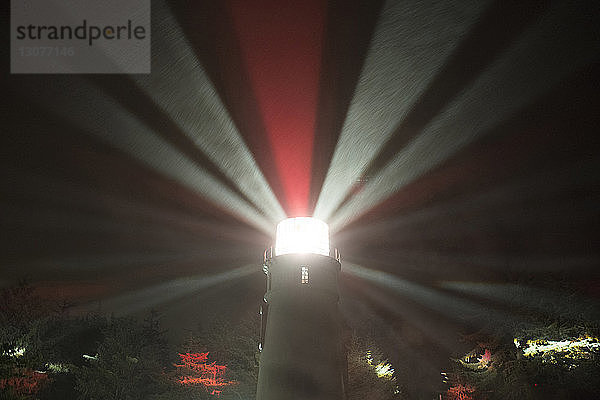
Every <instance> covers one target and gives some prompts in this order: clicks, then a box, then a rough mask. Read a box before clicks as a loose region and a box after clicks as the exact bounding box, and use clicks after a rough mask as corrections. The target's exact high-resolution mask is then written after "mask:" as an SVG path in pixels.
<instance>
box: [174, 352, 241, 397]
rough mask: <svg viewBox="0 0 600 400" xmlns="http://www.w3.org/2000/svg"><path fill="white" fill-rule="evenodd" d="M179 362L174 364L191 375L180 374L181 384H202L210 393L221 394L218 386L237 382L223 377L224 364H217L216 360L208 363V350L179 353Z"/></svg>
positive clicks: (225, 368)
mask: <svg viewBox="0 0 600 400" xmlns="http://www.w3.org/2000/svg"><path fill="white" fill-rule="evenodd" d="M179 357H180V358H181V364H175V367H177V368H181V369H182V370H183V372H184V373H191V374H192V375H184V376H181V377H180V378H179V379H178V380H179V383H181V384H182V385H187V386H195V385H200V386H203V387H204V388H205V389H206V390H207V391H208V392H209V393H210V394H213V395H219V394H221V390H220V388H221V387H223V386H229V385H235V384H237V382H235V381H228V380H227V379H225V376H224V374H225V371H226V370H227V367H226V366H225V365H218V364H217V363H216V361H213V362H212V363H209V361H208V352H206V353H185V354H181V353H179Z"/></svg>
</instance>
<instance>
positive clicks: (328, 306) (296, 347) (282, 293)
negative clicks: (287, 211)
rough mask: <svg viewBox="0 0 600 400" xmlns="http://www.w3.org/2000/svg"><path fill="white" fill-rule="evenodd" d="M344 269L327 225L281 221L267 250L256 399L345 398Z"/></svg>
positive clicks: (303, 220)
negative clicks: (340, 277) (341, 292)
mask: <svg viewBox="0 0 600 400" xmlns="http://www.w3.org/2000/svg"><path fill="white" fill-rule="evenodd" d="M340 268H341V263H340V257H339V253H338V252H337V250H333V252H332V251H330V248H329V227H328V226H327V224H325V223H324V222H323V221H320V220H318V219H315V218H307V217H301V218H289V219H286V220H283V221H282V222H280V223H279V225H278V226H277V234H276V241H275V251H274V252H273V250H272V248H271V249H268V250H267V251H266V252H265V264H264V271H265V274H266V275H267V291H266V294H265V296H264V301H265V304H264V305H263V307H262V310H263V313H262V314H263V315H262V316H263V327H262V334H261V347H262V353H261V357H260V370H259V375H258V388H257V400H301V399H302V400H305V399H306V400H308V399H311V400H321V399H322V400H343V399H344V398H345V394H344V384H345V377H346V370H347V364H346V356H345V348H344V345H343V343H342V340H341V321H340V316H339V312H338V302H339V291H338V275H339V271H340Z"/></svg>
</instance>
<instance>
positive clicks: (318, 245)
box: [275, 217, 329, 256]
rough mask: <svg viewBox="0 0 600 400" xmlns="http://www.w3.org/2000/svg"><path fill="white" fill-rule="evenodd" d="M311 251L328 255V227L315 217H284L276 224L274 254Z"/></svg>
mask: <svg viewBox="0 0 600 400" xmlns="http://www.w3.org/2000/svg"><path fill="white" fill-rule="evenodd" d="M290 253H311V254H322V255H324V256H329V227H328V226H327V224H326V223H325V222H323V221H321V220H319V219H316V218H309V217H298V218H288V219H284V220H283V221H281V222H280V223H279V224H278V225H277V234H276V237H275V255H276V256H280V255H282V254H290Z"/></svg>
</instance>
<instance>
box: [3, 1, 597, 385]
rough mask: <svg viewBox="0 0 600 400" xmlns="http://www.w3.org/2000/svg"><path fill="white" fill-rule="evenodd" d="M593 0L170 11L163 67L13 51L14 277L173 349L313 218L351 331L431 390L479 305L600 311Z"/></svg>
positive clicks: (206, 5) (508, 310) (8, 94)
mask: <svg viewBox="0 0 600 400" xmlns="http://www.w3.org/2000/svg"><path fill="white" fill-rule="evenodd" d="M598 4H599V3H598V2H594V1H587V2H586V1H564V2H563V1H555V2H551V1H525V2H524V1H505V0H502V1H491V0H473V1H467V0H461V1H423V0H403V1H399V0H396V1H394V0H389V1H379V0H375V1H373V0H362V1H361V0H332V1H329V2H326V1H323V0H306V1H292V0H289V1H288V0H261V1H256V2H249V1H244V0H228V1H222V2H213V1H204V2H201V1H194V2H189V1H188V2H185V1H176V0H174V1H168V2H166V3H165V2H163V1H158V0H157V1H153V2H152V73H151V74H149V75H125V74H122V75H116V74H115V75H110V74H107V75H83V74H81V75H11V74H10V73H9V65H8V64H9V63H8V61H7V60H6V61H5V62H4V63H3V68H4V71H3V78H4V79H3V83H2V86H3V87H2V100H1V101H2V104H1V107H0V115H2V135H1V142H0V143H1V147H0V153H1V154H2V157H1V162H2V165H1V171H2V179H1V180H0V185H1V192H0V203H1V221H2V222H1V226H2V229H1V232H2V239H1V240H0V246H1V248H0V268H1V269H0V284H1V285H2V286H10V285H13V284H14V283H16V282H17V281H18V280H20V279H23V278H27V279H29V280H30V281H31V282H32V283H33V284H34V285H35V286H37V287H38V288H39V293H41V294H42V295H44V296H47V297H49V298H52V299H59V300H67V301H69V302H71V303H72V304H73V305H74V306H73V312H79V313H83V312H86V311H90V310H96V309H101V310H103V311H107V312H116V313H117V314H121V315H143V314H144V313H145V312H147V311H148V310H150V309H157V310H159V311H160V312H161V313H162V315H163V322H164V324H165V325H166V327H167V328H168V329H169V334H170V335H171V336H172V337H174V338H178V337H181V336H183V335H184V332H185V329H192V328H195V327H197V324H198V322H200V321H205V320H206V319H207V318H208V319H210V318H211V316H214V315H228V316H229V318H232V319H235V318H238V316H240V315H243V314H245V313H246V312H248V310H251V309H256V310H258V307H259V305H260V301H261V299H262V295H263V292H264V289H265V287H264V275H263V274H262V272H261V263H262V255H263V251H264V250H265V248H266V247H268V246H270V245H271V244H272V242H273V236H274V232H275V225H276V224H277V222H279V221H280V220H282V219H284V218H285V217H286V216H305V215H308V216H311V215H314V216H315V217H318V218H321V219H323V220H324V221H326V222H328V223H329V224H330V228H331V232H332V241H333V243H334V245H335V246H336V247H337V248H339V249H340V251H341V253H342V256H343V262H342V274H341V292H342V303H341V310H342V313H343V315H344V316H345V319H346V323H347V324H348V326H349V327H354V328H356V329H358V330H359V331H368V330H371V331H375V332H377V335H379V337H380V339H381V342H382V343H383V346H384V347H385V350H386V352H387V353H388V354H389V355H390V359H391V360H392V361H393V362H395V363H396V365H397V366H398V367H397V368H398V370H399V373H405V374H409V375H410V374H413V377H414V379H417V380H420V381H422V382H423V385H424V386H426V387H432V385H435V384H437V382H438V381H439V372H440V368H443V367H444V365H445V363H446V362H447V359H448V355H449V354H451V352H452V351H455V350H456V349H457V348H458V347H459V346H460V344H459V340H458V333H459V332H461V331H463V330H465V329H467V330H468V329H477V328H478V326H479V325H478V324H480V323H481V320H483V319H484V318H485V319H486V320H488V321H489V320H492V321H494V320H498V321H507V320H508V321H510V320H511V319H514V320H515V321H518V320H519V319H520V318H521V316H522V314H523V313H526V312H535V306H536V305H537V304H539V299H540V298H543V299H544V301H546V302H549V303H550V304H562V305H563V306H564V307H566V309H567V310H568V311H569V312H571V311H572V312H573V313H577V312H579V311H580V310H579V308H578V307H579V306H578V304H579V303H578V302H577V301H573V302H572V303H565V302H564V298H563V297H562V293H563V292H562V290H563V289H565V288H576V289H577V290H578V291H579V293H581V296H582V297H581V301H589V300H590V299H591V300H594V299H595V300H594V301H599V300H600V270H599V267H600V245H599V243H598V237H599V233H600V232H599V231H600V229H599V228H600V207H599V204H600V201H599V200H600V186H599V183H600V174H599V172H600V157H599V155H600V129H599V127H600V90H598V88H599V84H598V83H599V79H598V78H599V71H600V67H599V64H598V61H599V60H600V18H599V15H600V9H599V5H598ZM7 33H8V32H5V45H7V43H8V42H9V41H8V39H7V37H6V34H7ZM598 309H600V307H599V308H598ZM587 317H588V318H590V319H600V312H599V313H595V314H594V313H592V314H591V315H589V316H587Z"/></svg>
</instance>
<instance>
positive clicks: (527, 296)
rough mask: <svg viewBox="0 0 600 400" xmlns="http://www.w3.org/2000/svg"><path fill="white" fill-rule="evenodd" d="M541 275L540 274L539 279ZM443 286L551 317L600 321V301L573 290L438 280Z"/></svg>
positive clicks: (541, 277)
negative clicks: (571, 291)
mask: <svg viewBox="0 0 600 400" xmlns="http://www.w3.org/2000/svg"><path fill="white" fill-rule="evenodd" d="M543 280H544V277H543V276H540V281H543ZM440 286H441V287H442V288H446V289H450V290H452V291H454V292H457V293H466V294H469V295H475V296H478V297H481V298H484V299H489V300H494V301H498V302H501V303H504V304H506V305H510V306H512V307H521V308H525V309H530V310H535V311H538V312H541V313H544V314H547V315H550V316H553V317H559V316H565V315H571V316H573V317H576V318H581V317H583V318H584V319H586V320H588V321H600V302H598V300H592V299H590V298H587V299H584V298H582V297H580V296H577V295H574V294H572V293H567V292H561V291H560V290H559V291H557V290H556V289H553V290H548V289H543V288H537V287H531V286H526V285H517V284H514V283H485V282H458V281H445V282H441V283H440Z"/></svg>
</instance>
